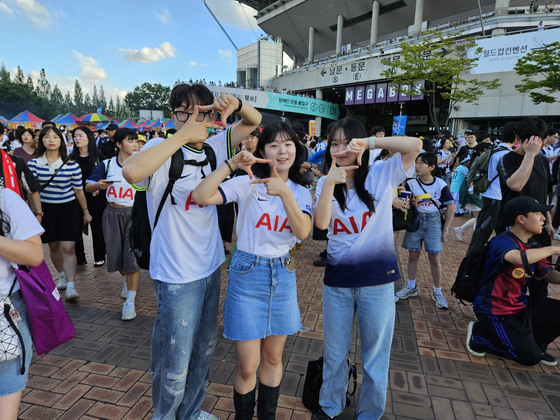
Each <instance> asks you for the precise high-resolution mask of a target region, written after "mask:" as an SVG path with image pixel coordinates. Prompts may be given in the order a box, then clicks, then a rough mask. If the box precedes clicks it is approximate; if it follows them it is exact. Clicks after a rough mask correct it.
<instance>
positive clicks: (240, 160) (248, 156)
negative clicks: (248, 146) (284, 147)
mask: <svg viewBox="0 0 560 420" xmlns="http://www.w3.org/2000/svg"><path fill="white" fill-rule="evenodd" d="M270 162H271V160H270V159H262V158H258V157H256V156H255V155H253V154H252V153H249V152H248V151H246V150H243V151H241V152H239V153H238V154H236V155H235V156H234V157H233V158H231V169H232V170H236V169H242V170H244V171H245V172H247V175H249V178H250V179H253V171H252V170H251V166H253V165H254V164H255V163H270Z"/></svg>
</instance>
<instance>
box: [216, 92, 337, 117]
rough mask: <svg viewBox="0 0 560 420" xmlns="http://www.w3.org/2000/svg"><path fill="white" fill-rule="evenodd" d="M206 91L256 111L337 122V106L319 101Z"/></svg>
mask: <svg viewBox="0 0 560 420" xmlns="http://www.w3.org/2000/svg"><path fill="white" fill-rule="evenodd" d="M208 89H210V91H211V92H212V94H213V95H214V97H217V96H219V95H220V94H222V93H227V94H228V95H232V96H235V97H236V98H240V99H241V100H242V101H243V102H247V103H249V104H251V105H252V106H254V107H255V108H258V109H270V110H275V111H284V112H293V113H297V114H305V115H311V116H314V117H323V118H329V119H331V120H337V119H338V116H339V115H340V110H339V108H338V105H336V104H332V103H330V102H327V101H322V100H320V99H314V98H306V97H304V96H296V95H287V94H284V93H273V92H264V91H258V90H250V89H236V88H226V87H221V86H208Z"/></svg>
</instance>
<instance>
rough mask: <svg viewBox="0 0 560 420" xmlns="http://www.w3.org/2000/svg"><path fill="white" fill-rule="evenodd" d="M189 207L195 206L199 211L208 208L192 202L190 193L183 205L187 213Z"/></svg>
mask: <svg viewBox="0 0 560 420" xmlns="http://www.w3.org/2000/svg"><path fill="white" fill-rule="evenodd" d="M191 206H197V207H198V208H199V209H203V208H204V207H208V206H204V205H202V204H198V203H197V202H196V201H194V200H193V199H192V191H191V192H190V193H189V198H187V202H186V203H185V211H189V209H190V208H191Z"/></svg>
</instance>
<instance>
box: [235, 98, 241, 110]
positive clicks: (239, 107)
mask: <svg viewBox="0 0 560 420" xmlns="http://www.w3.org/2000/svg"><path fill="white" fill-rule="evenodd" d="M237 100H238V101H239V106H238V107H237V109H236V110H235V112H239V111H241V108H242V107H243V101H242V100H241V99H239V98H237Z"/></svg>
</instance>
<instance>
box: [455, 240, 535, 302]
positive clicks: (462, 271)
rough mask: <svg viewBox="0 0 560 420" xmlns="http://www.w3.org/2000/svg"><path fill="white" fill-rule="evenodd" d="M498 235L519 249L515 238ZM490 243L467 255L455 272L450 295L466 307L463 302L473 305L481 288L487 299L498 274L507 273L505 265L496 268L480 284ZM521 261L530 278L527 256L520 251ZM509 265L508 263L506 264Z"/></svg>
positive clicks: (531, 241) (530, 272) (530, 241)
mask: <svg viewBox="0 0 560 420" xmlns="http://www.w3.org/2000/svg"><path fill="white" fill-rule="evenodd" d="M500 235H506V236H509V237H510V238H512V239H513V242H514V243H515V246H516V247H517V249H519V248H520V246H519V242H518V240H517V238H515V237H513V235H512V234H510V233H509V232H507V231H506V232H504V233H501V234H500ZM529 243H530V244H531V245H533V244H535V240H534V239H532V238H531V239H530V240H529ZM489 244H490V241H488V242H486V243H485V244H484V246H483V247H482V248H479V249H477V250H476V251H473V252H471V253H470V254H467V255H466V256H465V258H463V261H461V264H460V265H459V270H458V271H457V277H456V278H455V282H454V283H453V286H452V287H451V294H452V295H455V297H456V298H457V300H459V302H460V303H462V304H463V305H467V304H466V303H465V302H469V303H474V299H475V297H476V295H477V294H478V291H479V290H480V289H481V288H482V287H483V286H485V285H486V286H487V287H486V292H485V296H486V297H487V296H488V294H489V293H490V290H491V289H492V287H491V285H492V283H493V282H494V280H495V279H496V277H498V275H499V274H500V273H504V272H506V271H507V269H508V268H506V267H508V266H507V265H506V264H504V265H502V267H500V268H498V269H497V270H496V271H495V272H494V273H492V274H491V275H490V276H488V277H487V278H486V280H485V281H484V282H481V280H482V276H483V274H484V267H485V265H486V257H487V256H488V248H489V246H490V245H489ZM521 260H522V261H523V267H524V268H525V272H526V273H528V274H529V275H530V276H532V275H533V272H532V270H531V267H530V266H529V261H528V260H527V254H526V253H525V251H521ZM508 264H509V263H508Z"/></svg>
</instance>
